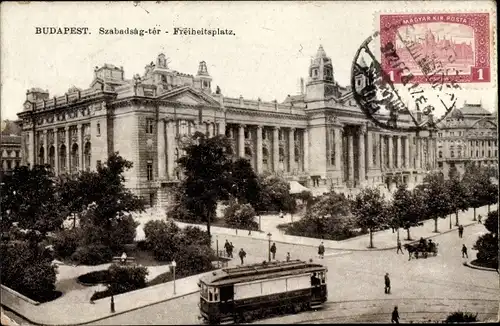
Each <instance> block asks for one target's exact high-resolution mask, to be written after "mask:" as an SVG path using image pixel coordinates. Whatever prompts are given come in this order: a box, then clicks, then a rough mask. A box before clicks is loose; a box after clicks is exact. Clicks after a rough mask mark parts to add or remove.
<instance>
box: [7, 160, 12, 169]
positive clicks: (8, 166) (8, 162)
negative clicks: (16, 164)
mask: <svg viewBox="0 0 500 326" xmlns="http://www.w3.org/2000/svg"><path fill="white" fill-rule="evenodd" d="M10 169H12V162H11V161H10V160H7V170H10Z"/></svg>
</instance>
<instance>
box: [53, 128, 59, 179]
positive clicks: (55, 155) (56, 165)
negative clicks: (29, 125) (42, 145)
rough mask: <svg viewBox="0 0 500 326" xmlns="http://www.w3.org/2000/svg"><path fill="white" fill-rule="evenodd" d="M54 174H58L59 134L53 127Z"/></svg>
mask: <svg viewBox="0 0 500 326" xmlns="http://www.w3.org/2000/svg"><path fill="white" fill-rule="evenodd" d="M54 174H55V175H57V174H59V135H58V133H57V128H54Z"/></svg>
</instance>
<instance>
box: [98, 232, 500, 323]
mask: <svg viewBox="0 0 500 326" xmlns="http://www.w3.org/2000/svg"><path fill="white" fill-rule="evenodd" d="M483 230H484V226H483V225H479V224H476V225H473V226H470V227H467V228H466V232H464V238H462V239H459V238H458V235H457V234H455V233H454V232H453V233H447V234H442V235H440V236H438V237H436V239H435V242H438V243H439V254H438V255H437V256H436V257H429V258H427V259H418V260H416V259H412V260H411V261H408V256H407V255H406V254H404V255H401V254H399V255H397V254H396V252H395V250H394V251H392V250H391V251H374V252H368V251H357V252H356V251H354V252H350V253H349V252H341V253H339V254H338V255H332V256H330V257H325V259H323V260H321V262H322V263H324V264H325V265H326V266H328V269H329V272H328V293H329V301H328V304H327V305H326V307H325V309H323V310H319V311H316V312H305V313H301V314H297V315H288V316H280V317H275V318H271V319H267V320H262V321H257V322H258V323H303V322H307V323H328V322H332V323H333V322H335V323H337V322H338V323H341V322H363V321H367V322H369V321H371V322H387V318H389V321H390V313H391V312H392V309H393V308H394V306H395V305H398V306H400V316H401V320H402V321H405V320H406V321H408V322H409V321H415V322H417V321H420V322H422V321H424V320H425V321H428V320H431V321H435V320H441V319H443V318H445V317H446V315H447V314H448V313H450V312H453V311H456V310H468V311H471V312H478V313H479V315H478V317H479V318H480V320H482V321H485V320H491V319H492V318H493V319H494V318H495V316H496V314H497V313H498V306H499V302H498V291H499V286H498V274H497V273H495V272H488V271H481V270H475V269H471V268H468V267H466V266H463V265H462V263H463V259H462V258H461V253H460V248H461V245H462V243H465V244H466V245H467V246H468V247H469V248H471V247H472V244H473V242H474V241H475V239H476V237H477V234H478V233H481V232H483ZM235 241H236V240H235ZM259 243H260V245H261V246H262V243H261V242H256V244H255V245H258V244H259ZM235 245H236V244H235ZM245 245H246V246H247V247H248V246H249V245H250V244H249V243H246V244H245ZM291 248H295V251H293V252H292V254H293V255H298V256H299V257H300V256H301V255H304V256H307V255H308V254H309V253H312V254H314V252H315V249H314V248H310V249H307V248H306V249H303V250H299V247H298V246H295V247H291ZM266 249H267V248H265V249H264V250H255V251H256V253H255V256H252V257H253V258H255V260H257V261H258V260H260V259H262V260H264V259H266V258H267V257H266V256H267V253H266ZM282 249H283V250H287V249H288V247H284V248H282ZM290 250H293V249H290ZM308 250H311V251H310V252H308ZM469 254H470V257H473V256H474V255H475V252H474V251H473V250H470V253H469ZM386 272H387V273H389V275H390V277H391V286H392V289H391V292H392V294H390V295H387V294H384V292H383V288H384V274H385V273H386ZM198 302H199V296H198V294H193V295H189V296H185V297H183V298H181V299H177V300H172V301H168V302H165V303H160V304H156V305H152V306H149V307H146V308H143V309H140V310H137V311H133V312H129V313H124V314H122V315H119V316H115V317H113V318H108V319H105V320H101V321H99V322H97V323H93V324H94V325H112V324H114V325H116V324H127V325H131V324H200V323H201V321H200V320H198V315H199V310H198V309H199V308H198ZM332 316H335V317H332Z"/></svg>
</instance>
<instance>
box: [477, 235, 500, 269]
mask: <svg viewBox="0 0 500 326" xmlns="http://www.w3.org/2000/svg"><path fill="white" fill-rule="evenodd" d="M472 248H473V249H475V250H477V251H478V252H477V254H476V257H477V260H478V262H479V263H480V264H484V265H486V266H491V267H493V268H495V267H497V266H498V237H496V236H494V235H493V234H492V233H486V234H483V235H481V236H480V237H479V238H478V239H477V241H476V243H475V244H474V246H473V247H472Z"/></svg>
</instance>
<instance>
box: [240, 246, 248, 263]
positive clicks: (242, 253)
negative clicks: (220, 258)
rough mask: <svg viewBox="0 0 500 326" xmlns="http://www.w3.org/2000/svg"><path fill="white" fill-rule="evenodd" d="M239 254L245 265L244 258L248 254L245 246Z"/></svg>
mask: <svg viewBox="0 0 500 326" xmlns="http://www.w3.org/2000/svg"><path fill="white" fill-rule="evenodd" d="M239 256H240V259H241V265H243V259H244V258H245V257H246V256H247V253H246V252H245V250H243V248H241V249H240V252H239Z"/></svg>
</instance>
